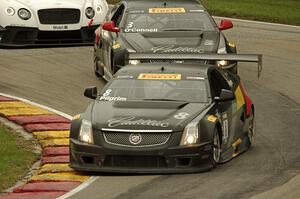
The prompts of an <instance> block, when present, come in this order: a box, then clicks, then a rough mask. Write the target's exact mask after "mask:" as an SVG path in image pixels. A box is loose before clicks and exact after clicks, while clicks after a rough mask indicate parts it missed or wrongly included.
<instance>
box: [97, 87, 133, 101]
mask: <svg viewBox="0 0 300 199" xmlns="http://www.w3.org/2000/svg"><path fill="white" fill-rule="evenodd" d="M111 92H112V90H111V89H107V90H106V91H105V92H104V93H103V95H102V96H101V97H100V99H99V100H100V101H126V100H127V98H126V97H120V96H117V97H111V96H109V95H110V94H111Z"/></svg>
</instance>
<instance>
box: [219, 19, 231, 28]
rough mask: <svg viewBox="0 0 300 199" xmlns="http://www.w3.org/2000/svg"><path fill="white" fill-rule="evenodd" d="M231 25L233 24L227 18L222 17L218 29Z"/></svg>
mask: <svg viewBox="0 0 300 199" xmlns="http://www.w3.org/2000/svg"><path fill="white" fill-rule="evenodd" d="M232 27H233V24H232V22H231V21H230V20H228V19H222V20H221V22H220V24H219V29H220V30H227V29H230V28H232Z"/></svg>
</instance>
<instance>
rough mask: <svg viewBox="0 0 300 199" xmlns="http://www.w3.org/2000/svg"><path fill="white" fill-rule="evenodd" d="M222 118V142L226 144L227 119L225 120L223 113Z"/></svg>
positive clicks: (225, 116)
mask: <svg viewBox="0 0 300 199" xmlns="http://www.w3.org/2000/svg"><path fill="white" fill-rule="evenodd" d="M222 118H223V122H222V131H223V142H224V143H227V141H228V118H227V113H223V114H222Z"/></svg>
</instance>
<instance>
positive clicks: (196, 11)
mask: <svg viewBox="0 0 300 199" xmlns="http://www.w3.org/2000/svg"><path fill="white" fill-rule="evenodd" d="M190 12H204V10H190Z"/></svg>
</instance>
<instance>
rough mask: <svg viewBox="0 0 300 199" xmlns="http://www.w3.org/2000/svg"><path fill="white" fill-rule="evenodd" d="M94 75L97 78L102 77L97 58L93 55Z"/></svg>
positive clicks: (102, 73) (102, 71) (102, 72)
mask: <svg viewBox="0 0 300 199" xmlns="http://www.w3.org/2000/svg"><path fill="white" fill-rule="evenodd" d="M94 73H95V75H96V76H97V77H102V76H103V75H104V70H103V68H102V67H101V66H100V61H99V58H98V57H97V56H95V55H94Z"/></svg>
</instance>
